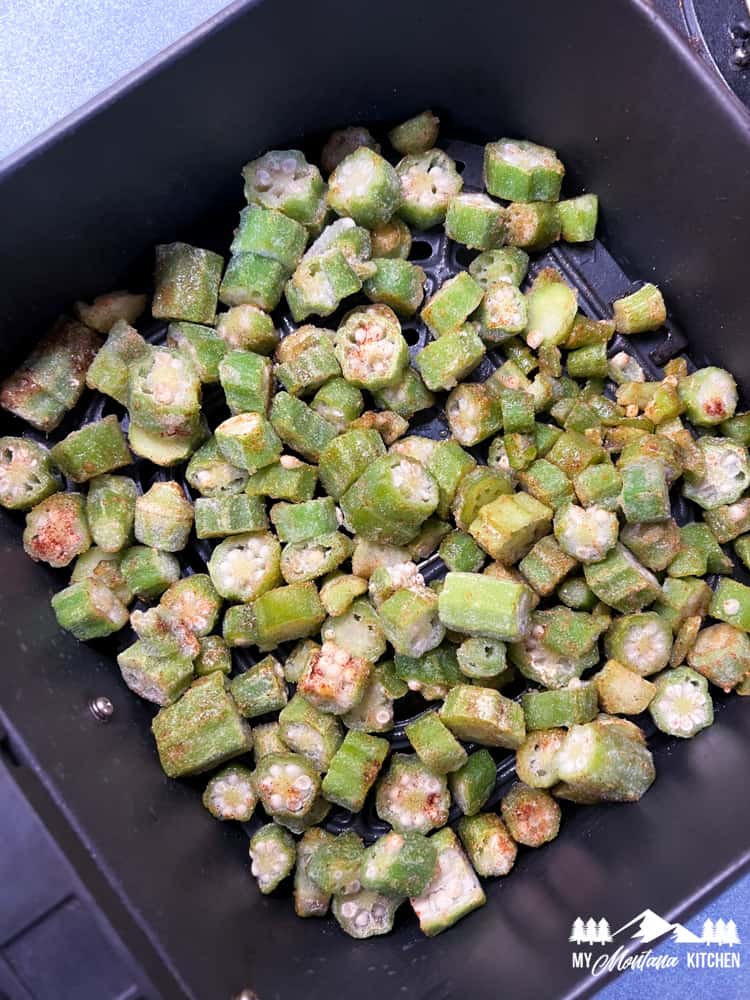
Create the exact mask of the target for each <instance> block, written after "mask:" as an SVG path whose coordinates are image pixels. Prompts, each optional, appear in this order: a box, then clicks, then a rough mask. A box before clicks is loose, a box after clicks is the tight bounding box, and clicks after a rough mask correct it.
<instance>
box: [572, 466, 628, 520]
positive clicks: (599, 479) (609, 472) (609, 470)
mask: <svg viewBox="0 0 750 1000" xmlns="http://www.w3.org/2000/svg"><path fill="white" fill-rule="evenodd" d="M573 487H574V489H575V491H576V496H577V497H578V499H579V501H580V502H581V505H582V506H583V507H599V508H600V509H602V510H608V511H614V510H617V506H618V503H619V499H620V493H621V492H622V476H621V475H620V473H619V471H618V470H617V469H616V468H615V467H614V465H612V464H611V463H609V462H602V463H601V464H600V465H590V466H589V467H588V468H587V469H583V470H582V471H581V472H579V473H578V475H577V476H576V477H575V479H574V480H573Z"/></svg>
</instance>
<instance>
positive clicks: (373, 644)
mask: <svg viewBox="0 0 750 1000" xmlns="http://www.w3.org/2000/svg"><path fill="white" fill-rule="evenodd" d="M321 636H322V638H323V641H324V642H332V643H334V645H336V646H340V647H343V648H344V649H346V650H347V652H348V653H350V654H351V655H352V656H356V657H361V658H363V659H365V660H369V661H370V663H375V661H376V660H379V659H380V657H381V656H382V655H383V653H384V652H385V635H384V633H383V626H382V624H381V621H380V618H379V617H378V615H377V614H376V612H375V609H374V608H373V607H372V605H371V604H370V603H369V602H368V601H366V600H364V599H362V598H360V599H359V600H356V601H353V602H352V604H351V607H349V609H348V610H347V611H345V612H344V614H343V615H339V616H338V617H336V618H328V619H326V621H325V622H324V624H323V628H322V629H321Z"/></svg>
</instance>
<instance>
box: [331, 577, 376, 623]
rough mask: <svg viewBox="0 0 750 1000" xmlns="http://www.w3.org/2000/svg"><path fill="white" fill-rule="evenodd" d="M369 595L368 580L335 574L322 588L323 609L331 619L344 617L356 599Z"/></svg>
mask: <svg viewBox="0 0 750 1000" xmlns="http://www.w3.org/2000/svg"><path fill="white" fill-rule="evenodd" d="M366 593H367V580H365V579H363V578H362V577H361V576H354V574H352V573H333V574H331V575H330V576H329V577H327V578H326V580H325V582H324V583H323V585H322V587H321V588H320V599H321V601H322V602H323V607H324V608H325V609H326V611H327V612H328V614H329V615H331V617H333V618H336V617H337V616H338V615H343V614H344V613H345V612H346V611H348V610H349V608H350V607H351V604H352V602H353V601H354V600H355V598H357V597H360V596H361V595H362V594H366Z"/></svg>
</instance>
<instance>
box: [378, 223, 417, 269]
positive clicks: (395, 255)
mask: <svg viewBox="0 0 750 1000" xmlns="http://www.w3.org/2000/svg"><path fill="white" fill-rule="evenodd" d="M370 237H371V240H372V257H373V260H375V259H383V258H385V259H390V260H398V259H400V260H406V258H407V257H408V256H409V254H410V252H411V242H412V241H411V230H410V229H409V227H408V226H407V225H406V223H405V222H404V221H403V219H399V218H393V219H390V221H388V222H385V223H383V225H382V226H376V227H375V229H373V230H372V232H371V233H370Z"/></svg>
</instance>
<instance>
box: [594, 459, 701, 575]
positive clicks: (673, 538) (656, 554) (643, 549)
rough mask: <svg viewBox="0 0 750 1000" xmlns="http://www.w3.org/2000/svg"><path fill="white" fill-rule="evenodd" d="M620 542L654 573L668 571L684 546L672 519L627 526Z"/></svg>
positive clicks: (623, 529) (622, 532)
mask: <svg viewBox="0 0 750 1000" xmlns="http://www.w3.org/2000/svg"><path fill="white" fill-rule="evenodd" d="M597 468H598V466H597ZM620 541H621V542H622V543H623V545H625V546H626V547H627V548H628V549H630V551H631V552H632V553H633V555H634V556H635V557H636V559H638V560H640V561H641V562H642V563H643V565H644V566H646V567H647V569H650V570H653V571H654V572H658V571H661V570H663V569H666V568H667V566H669V564H670V563H671V562H672V560H673V559H674V558H675V556H676V555H677V553H678V552H679V550H680V547H681V544H682V543H681V536H680V529H679V528H678V527H677V525H676V523H675V522H674V520H673V519H672V518H669V519H667V520H664V521H657V522H655V523H652V524H626V525H625V526H624V527H623V528H622V530H621V532H620Z"/></svg>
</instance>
